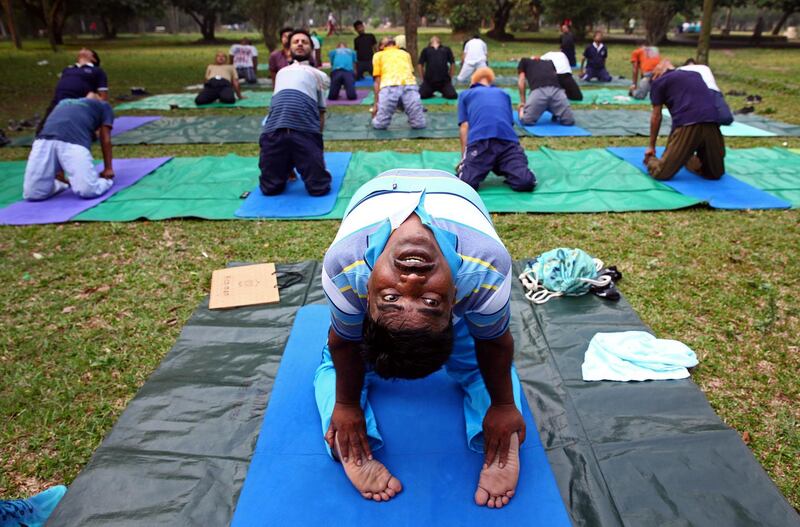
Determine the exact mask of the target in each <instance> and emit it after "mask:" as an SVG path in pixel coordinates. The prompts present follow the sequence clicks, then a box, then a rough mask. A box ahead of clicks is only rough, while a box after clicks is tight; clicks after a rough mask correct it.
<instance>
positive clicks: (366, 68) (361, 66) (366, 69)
mask: <svg viewBox="0 0 800 527" xmlns="http://www.w3.org/2000/svg"><path fill="white" fill-rule="evenodd" d="M356 69H357V70H358V74H357V75H356V80H361V79H363V78H364V75H365V74H367V73H368V74H369V76H370V77H372V60H358V61H356Z"/></svg>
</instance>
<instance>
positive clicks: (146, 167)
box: [0, 157, 172, 225]
mask: <svg viewBox="0 0 800 527" xmlns="http://www.w3.org/2000/svg"><path fill="white" fill-rule="evenodd" d="M170 159H172V157H150V158H139V159H115V160H114V174H115V175H114V186H113V187H111V188H110V189H109V191H108V192H106V193H105V194H103V195H102V196H98V197H96V198H92V199H83V198H79V197H78V196H76V195H75V194H73V193H72V191H71V190H70V189H67V190H65V191H64V192H61V193H59V194H56V195H55V196H53V197H52V198H49V199H46V200H44V201H25V200H22V201H18V202H16V203H12V204H11V205H9V206H8V207H5V208H4V209H0V225H40V224H43V223H63V222H65V221H69V220H70V219H71V218H73V217H75V216H76V215H78V214H80V213H81V212H83V211H85V210H87V209H90V208H92V207H94V206H95V205H97V204H98V203H101V202H103V201H105V200H106V199H108V198H109V197H110V196H113V195H114V194H116V193H117V192H119V191H120V190H122V189H124V188H127V187H130V186H131V185H133V184H134V183H136V182H137V181H139V180H140V179H142V178H143V177H144V176H146V175H147V174H149V173H150V172H152V171H153V170H155V169H157V168H158V167H160V166H161V165H163V164H164V163H166V162H167V161H169V160H170ZM95 168H96V169H97V170H98V171H101V170H103V164H102V163H100V164H98V165H97V167H95Z"/></svg>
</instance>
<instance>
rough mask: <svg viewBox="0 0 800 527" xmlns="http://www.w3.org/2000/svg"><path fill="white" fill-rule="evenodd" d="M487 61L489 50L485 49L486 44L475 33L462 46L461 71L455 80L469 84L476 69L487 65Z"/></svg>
mask: <svg viewBox="0 0 800 527" xmlns="http://www.w3.org/2000/svg"><path fill="white" fill-rule="evenodd" d="M488 60H489V49H488V48H487V47H486V42H484V41H483V40H481V37H480V35H478V34H477V33H476V34H475V35H473V36H472V38H471V39H469V40H468V41H467V42H466V43H465V44H464V51H463V52H462V53H461V71H460V72H459V74H458V77H456V80H457V81H458V82H461V83H464V82H469V80H470V79H471V78H472V74H473V73H475V71H476V70H477V69H478V68H485V67H487V66H488V65H489V64H488Z"/></svg>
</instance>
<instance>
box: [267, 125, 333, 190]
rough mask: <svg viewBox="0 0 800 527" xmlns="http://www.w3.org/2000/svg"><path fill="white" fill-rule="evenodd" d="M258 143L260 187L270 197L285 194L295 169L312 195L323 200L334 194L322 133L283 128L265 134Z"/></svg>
mask: <svg viewBox="0 0 800 527" xmlns="http://www.w3.org/2000/svg"><path fill="white" fill-rule="evenodd" d="M258 143H259V145H260V146H261V155H260V157H259V160H258V168H260V169H261V176H260V177H259V179H258V184H259V187H261V192H263V193H264V194H266V195H267V196H274V195H275V194H280V193H281V192H283V191H284V189H285V188H286V181H287V180H288V179H289V176H290V175H292V172H293V171H294V169H295V168H296V169H297V172H298V173H299V174H300V178H301V179H302V180H303V184H305V186H306V191H308V193H309V194H310V195H312V196H323V195H325V194H327V193H328V192H330V191H331V174H330V172H328V171H327V170H326V169H325V158H324V156H323V145H322V134H321V133H311V132H300V131H298V130H290V129H288V128H281V129H279V130H275V131H274V132H264V133H262V134H261V138H260V139H259V141H258Z"/></svg>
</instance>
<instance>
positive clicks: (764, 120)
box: [734, 113, 800, 137]
mask: <svg viewBox="0 0 800 527" xmlns="http://www.w3.org/2000/svg"><path fill="white" fill-rule="evenodd" d="M734 118H735V119H736V121H737V122H740V123H742V124H747V125H750V126H755V127H756V128H760V129H762V130H766V131H767V132H772V133H774V134H775V135H777V136H784V137H798V136H800V124H790V123H784V122H781V121H775V120H773V119H770V118H768V117H764V116H762V115H758V114H754V113H748V114H736V115H734ZM795 118H797V117H796V116H795Z"/></svg>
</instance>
